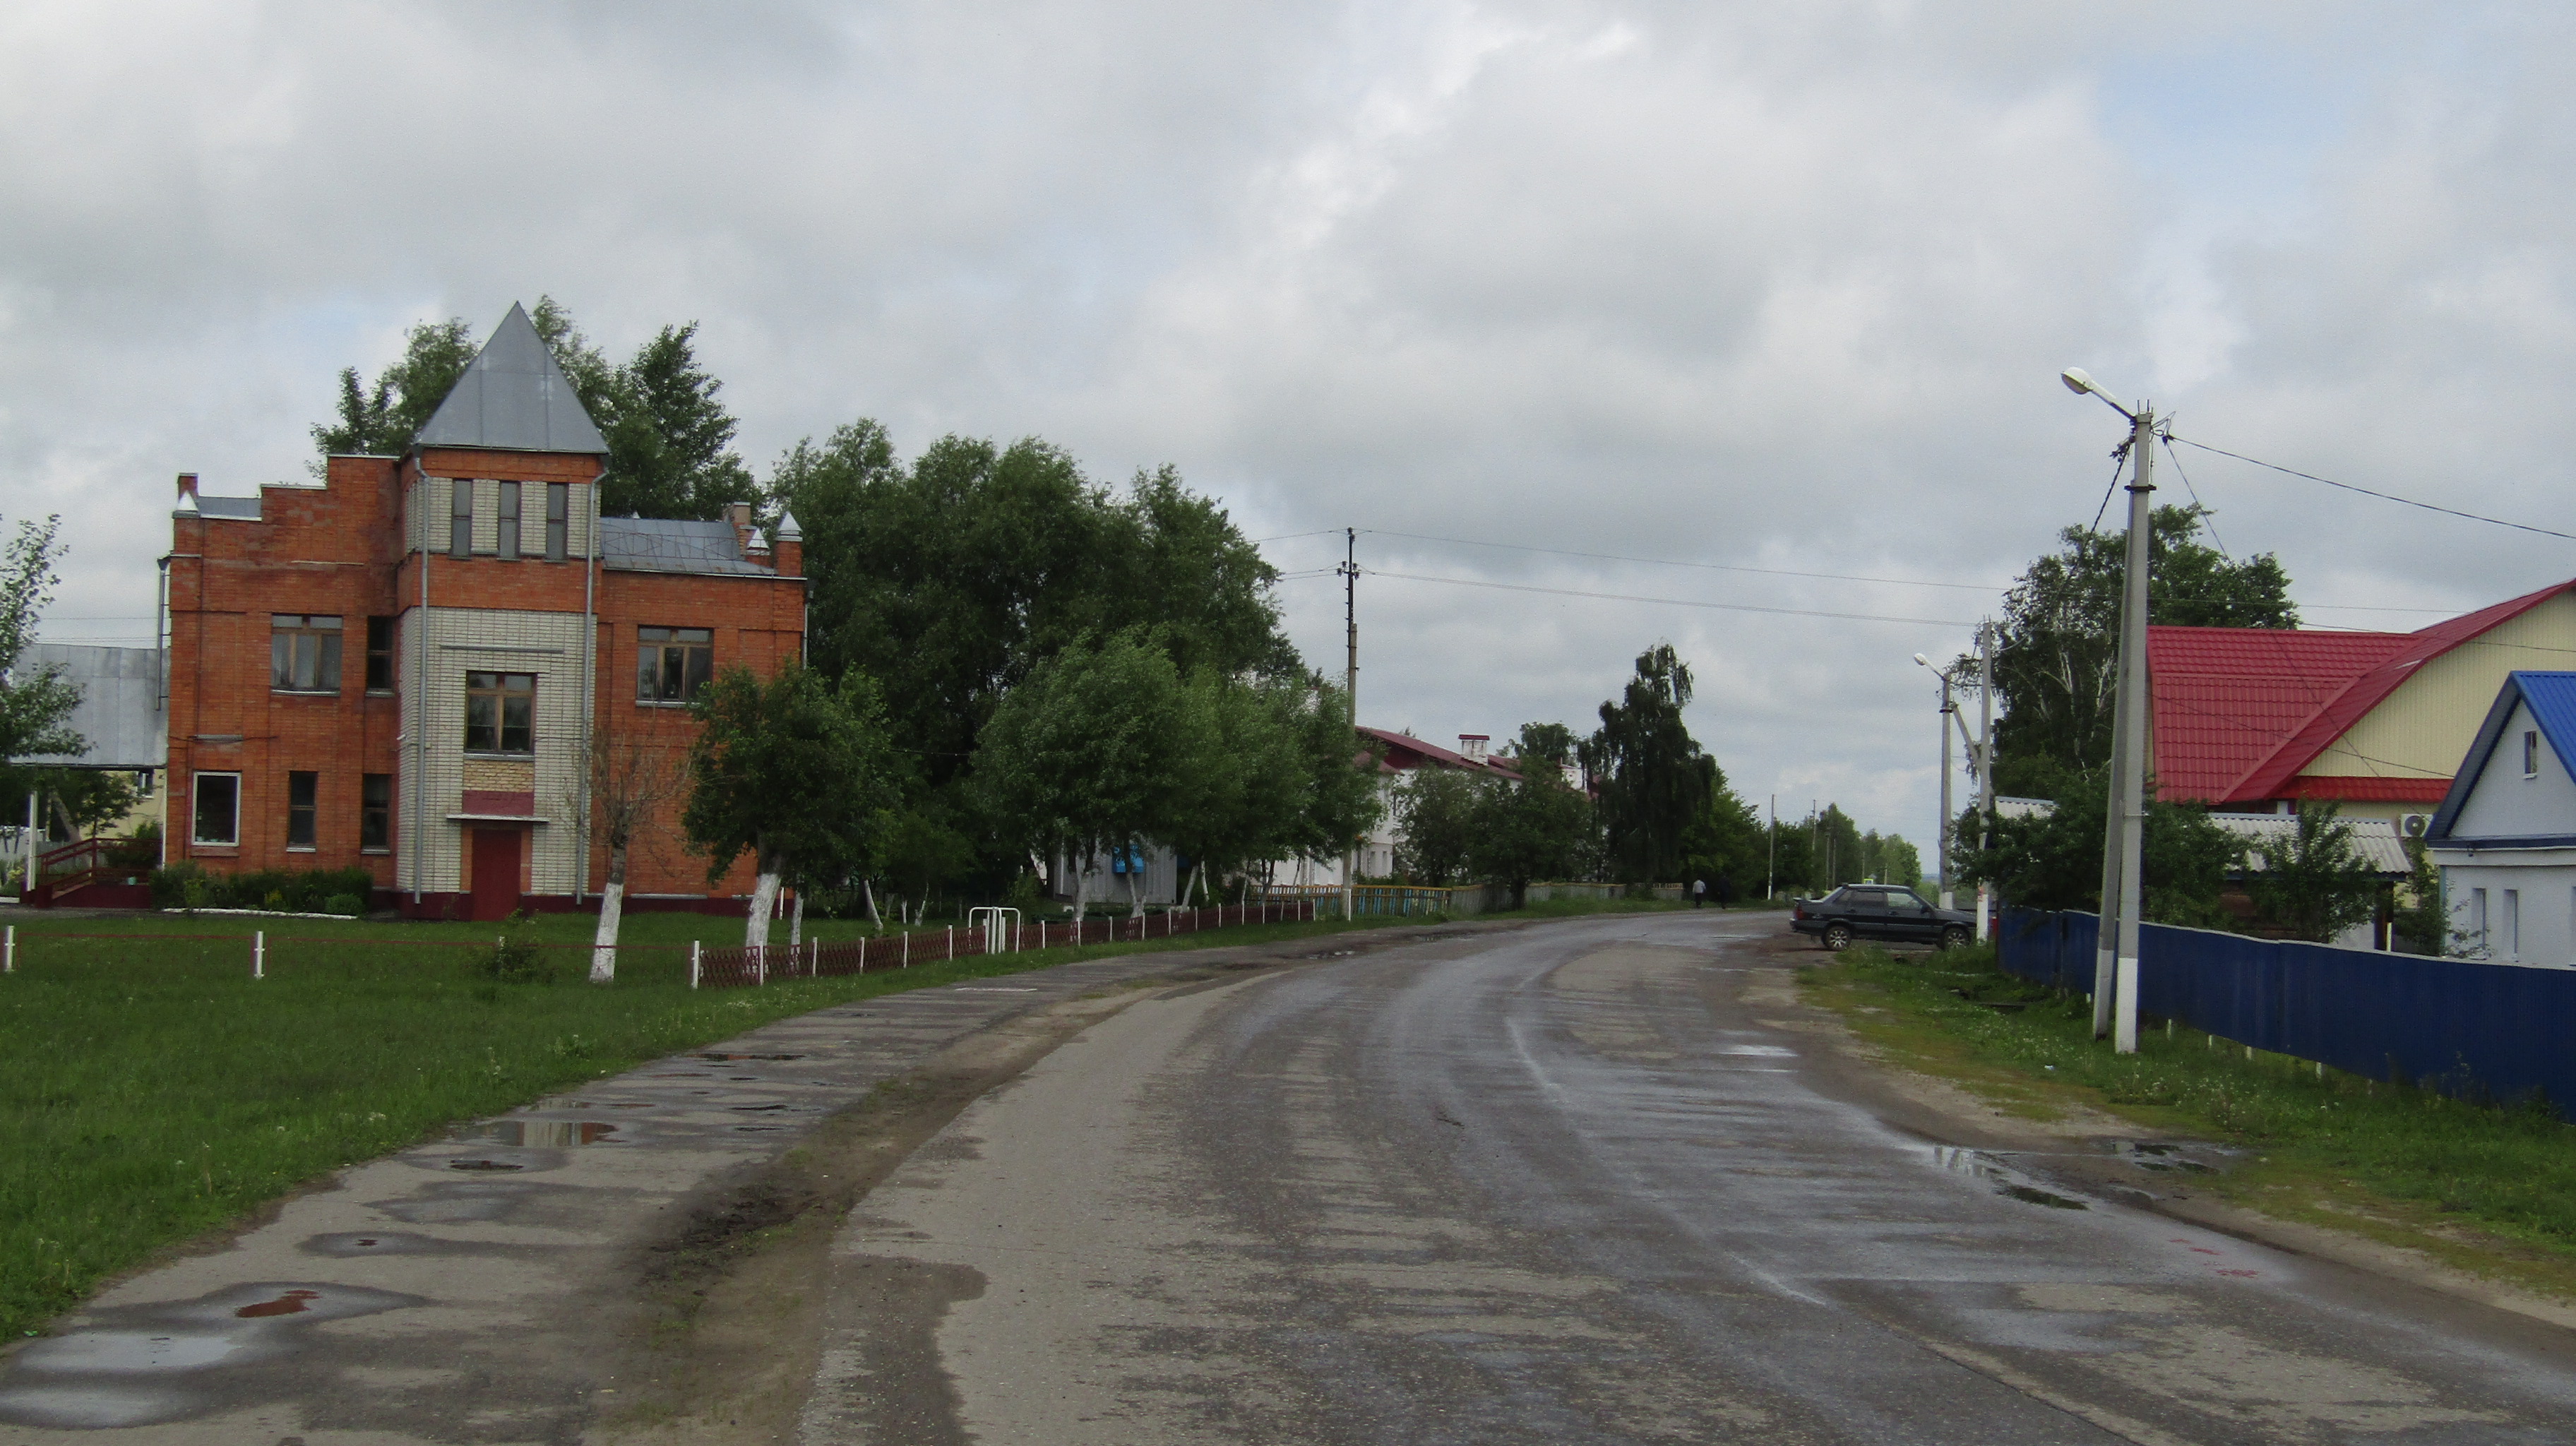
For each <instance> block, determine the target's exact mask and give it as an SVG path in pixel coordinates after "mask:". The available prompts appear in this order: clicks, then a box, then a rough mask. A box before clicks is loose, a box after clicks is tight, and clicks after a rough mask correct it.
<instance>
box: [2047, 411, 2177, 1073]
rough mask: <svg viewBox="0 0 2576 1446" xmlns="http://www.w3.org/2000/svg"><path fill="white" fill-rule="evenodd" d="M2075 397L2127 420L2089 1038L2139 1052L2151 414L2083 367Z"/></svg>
mask: <svg viewBox="0 0 2576 1446" xmlns="http://www.w3.org/2000/svg"><path fill="white" fill-rule="evenodd" d="M2058 379H2059V380H2060V381H2063V382H2065V383H2066V389H2067V390H2068V391H2071V392H2073V393H2075V394H2076V395H2077V396H2083V395H2086V394H2088V393H2089V394H2091V395H2093V396H2096V397H2100V398H2101V399H2102V401H2103V403H2104V404H2105V405H2107V406H2108V407H2110V409H2111V410H2113V411H2115V412H2118V413H2119V414H2120V415H2121V416H2123V417H2126V418H2128V420H2129V440H2128V441H2126V442H2124V443H2122V444H2121V446H2120V450H2121V451H2123V452H2126V453H2127V454H2128V457H2129V463H2130V468H2129V537H2128V548H2127V561H2126V564H2125V568H2124V577H2123V587H2122V591H2121V601H2120V660H2119V670H2120V671H2119V679H2118V692H2117V700H2118V701H2117V704H2116V706H2115V710H2114V712H2113V714H2112V725H2111V807H2110V808H2109V810H2108V811H2107V812H2108V815H2109V816H2108V818H2107V820H2106V821H2105V823H2104V825H2103V839H2102V916H2101V917H2102V927H2101V933H2100V937H2099V938H2098V939H2097V941H2096V942H2095V945H2094V952H2093V1037H2094V1038H2095V1039H2100V1038H2101V1037H2102V1036H2103V1035H2105V1034H2108V1035H2110V1036H2111V1047H2112V1048H2113V1049H2115V1050H2117V1051H2118V1052H2120V1053H2121V1054H2135V1053H2137V1051H2138V910H2139V899H2140V893H2141V885H2142V884H2143V882H2144V880H2143V879H2142V878H2141V877H2140V875H2141V873H2142V871H2143V865H2144V861H2145V852H2146V849H2145V844H2146V824H2147V757H2146V739H2147V542H2148V529H2149V527H2150V525H2151V522H2152V513H2153V508H2152V506H2151V505H2150V501H2149V499H2150V497H2151V496H2152V494H2153V493H2154V492H2155V490H2156V489H2155V486H2154V483H2153V482H2152V481H2151V480H2150V479H2151V478H2152V477H2153V475H2154V470H2155V460H2156V458H2155V444H2156V413H2155V408H2153V407H2151V406H2149V405H2147V404H2146V403H2144V402H2141V403H2139V404H2138V405H2137V406H2136V407H2134V408H2132V407H2125V406H2122V405H2121V404H2120V403H2119V401H2118V400H2117V399H2115V398H2114V397H2112V395H2111V394H2110V393H2109V392H2106V391H2104V390H2102V388H2101V387H2100V386H2099V385H2098V384H2096V383H2095V382H2094V380H2093V379H2092V378H2091V377H2089V376H2086V375H2085V374H2084V372H2083V370H2082V369H2081V368H2078V367H2068V368H2067V369H2066V370H2065V371H2063V372H2060V373H2058Z"/></svg>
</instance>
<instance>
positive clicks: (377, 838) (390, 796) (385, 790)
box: [358, 773, 394, 849]
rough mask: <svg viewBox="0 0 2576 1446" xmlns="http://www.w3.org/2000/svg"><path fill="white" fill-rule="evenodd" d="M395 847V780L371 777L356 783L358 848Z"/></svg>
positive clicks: (388, 776)
mask: <svg viewBox="0 0 2576 1446" xmlns="http://www.w3.org/2000/svg"><path fill="white" fill-rule="evenodd" d="M393 846H394V776H393V775H392V774H390V773H370V774H366V775H364V776H363V777H362V778H361V779H360V780H359V783H358V847H360V848H362V849H389V848H392V847H393Z"/></svg>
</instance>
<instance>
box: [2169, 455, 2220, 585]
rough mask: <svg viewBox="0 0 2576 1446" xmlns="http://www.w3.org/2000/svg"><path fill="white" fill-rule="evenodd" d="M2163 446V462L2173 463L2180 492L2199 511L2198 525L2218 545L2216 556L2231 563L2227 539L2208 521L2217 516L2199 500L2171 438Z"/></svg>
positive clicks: (2215, 524)
mask: <svg viewBox="0 0 2576 1446" xmlns="http://www.w3.org/2000/svg"><path fill="white" fill-rule="evenodd" d="M2164 444H2165V460H2166V461H2168V462H2171V463H2173V469H2174V475H2175V476H2177V477H2180V478H2181V479H2182V490H2183V491H2185V492H2188V493H2190V494H2191V505H2192V506H2193V507H2195V508H2198V509H2199V511H2200V525H2201V526H2202V527H2205V528H2207V529H2208V530H2209V540H2210V541H2212V542H2214V543H2217V544H2218V555H2219V556H2220V557H2225V558H2227V560H2228V561H2229V562H2231V563H2232V562H2234V561H2236V559H2235V558H2233V557H2229V556H2228V552H2227V539H2226V538H2223V537H2221V536H2219V535H2218V524H2217V523H2216V522H2213V521H2211V520H2210V519H2211V518H2213V517H2216V516H2217V515H2218V514H2217V513H2215V512H2212V511H2211V510H2210V508H2209V504H2208V503H2205V502H2203V501H2201V500H2200V489H2199V488H2197V487H2194V486H2192V485H2191V474H2190V473H2189V472H2186V471H2184V470H2182V458H2181V456H2180V455H2178V454H2177V453H2176V452H2175V451H2174V449H2173V438H2171V437H2167V438H2165V439H2164Z"/></svg>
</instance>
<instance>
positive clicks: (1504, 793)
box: [1467, 769, 1592, 909]
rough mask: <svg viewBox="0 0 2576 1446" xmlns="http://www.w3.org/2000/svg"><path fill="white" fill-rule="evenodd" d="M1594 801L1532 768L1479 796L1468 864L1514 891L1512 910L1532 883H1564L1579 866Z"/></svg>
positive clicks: (1557, 777) (1484, 789)
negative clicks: (1546, 881)
mask: <svg viewBox="0 0 2576 1446" xmlns="http://www.w3.org/2000/svg"><path fill="white" fill-rule="evenodd" d="M1591 814H1592V801H1591V800H1590V799H1588V798H1586V797H1584V796H1583V795H1582V794H1581V793H1579V792H1577V791H1575V790H1574V789H1571V788H1568V787H1566V786H1565V779H1564V777H1563V775H1561V774H1556V773H1551V772H1549V771H1547V770H1545V769H1532V770H1530V771H1529V772H1527V773H1524V774H1523V775H1521V777H1520V778H1519V779H1517V780H1513V781H1508V782H1506V781H1501V780H1496V781H1494V782H1490V783H1487V784H1485V785H1484V786H1482V787H1480V788H1478V789H1477V790H1476V791H1475V802H1474V807H1473V810H1472V812H1471V814H1470V823H1471V825H1472V827H1471V829H1470V832H1469V835H1468V840H1467V858H1468V865H1469V867H1470V868H1472V869H1473V870H1474V871H1475V872H1476V874H1477V875H1479V876H1480V877H1483V878H1487V879H1491V880H1493V881H1495V882H1497V883H1500V884H1502V885H1504V886H1506V887H1508V888H1509V889H1510V890H1511V891H1512V907H1513V908H1515V909H1517V908H1520V907H1522V906H1523V905H1524V904H1525V903H1527V902H1528V900H1529V886H1530V881H1531V880H1532V879H1548V878H1558V879H1561V878H1564V877H1566V876H1567V875H1569V874H1572V873H1573V872H1574V871H1575V869H1576V867H1577V866H1578V864H1579V861H1580V858H1581V853H1582V844H1583V838H1584V835H1585V834H1586V833H1588V832H1589V831H1590V829H1591Z"/></svg>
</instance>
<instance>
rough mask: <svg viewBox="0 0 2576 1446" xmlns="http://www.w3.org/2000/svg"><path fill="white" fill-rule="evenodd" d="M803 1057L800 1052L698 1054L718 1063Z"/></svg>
mask: <svg viewBox="0 0 2576 1446" xmlns="http://www.w3.org/2000/svg"><path fill="white" fill-rule="evenodd" d="M804 1057H805V1056H803V1055H801V1054H702V1055H699V1056H698V1058H700V1059H711V1060H714V1061H715V1062H716V1063H718V1064H724V1063H727V1062H729V1061H732V1060H738V1059H759V1060H781V1059H803V1058H804Z"/></svg>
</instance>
